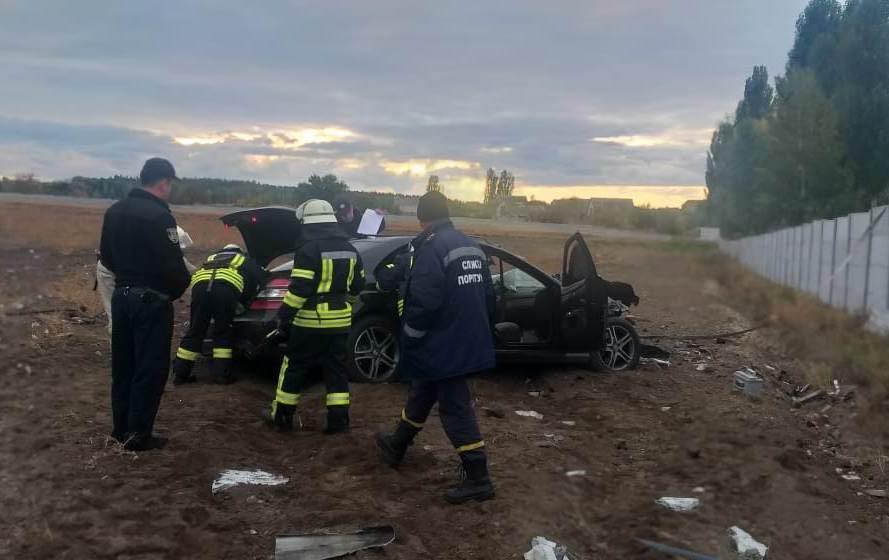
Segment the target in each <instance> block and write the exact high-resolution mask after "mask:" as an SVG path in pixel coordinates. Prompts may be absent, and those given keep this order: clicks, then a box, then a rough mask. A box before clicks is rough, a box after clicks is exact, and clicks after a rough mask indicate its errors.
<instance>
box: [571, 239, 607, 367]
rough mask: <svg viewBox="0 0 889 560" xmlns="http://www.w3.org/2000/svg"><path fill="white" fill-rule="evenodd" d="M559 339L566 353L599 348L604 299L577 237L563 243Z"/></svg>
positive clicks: (587, 253)
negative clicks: (560, 336) (560, 337)
mask: <svg viewBox="0 0 889 560" xmlns="http://www.w3.org/2000/svg"><path fill="white" fill-rule="evenodd" d="M561 279H562V309H561V325H560V326H561V335H562V341H563V344H564V346H565V349H566V350H567V351H569V352H593V351H596V350H598V349H600V348H601V347H602V344H603V334H604V333H603V331H604V328H605V312H606V310H607V305H608V296H607V292H606V290H605V281H604V280H602V278H600V277H599V274H598V273H597V272H596V264H595V262H593V255H592V254H591V253H590V249H589V247H587V244H586V241H584V239H583V236H582V235H581V234H580V233H575V234H574V235H572V236H571V237H570V238H569V239H568V241H566V242H565V251H564V253H563V255H562V278H561Z"/></svg>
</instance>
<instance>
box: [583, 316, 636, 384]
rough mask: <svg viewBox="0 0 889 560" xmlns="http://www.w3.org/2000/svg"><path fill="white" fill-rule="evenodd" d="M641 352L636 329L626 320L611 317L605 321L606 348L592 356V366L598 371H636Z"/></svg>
mask: <svg viewBox="0 0 889 560" xmlns="http://www.w3.org/2000/svg"><path fill="white" fill-rule="evenodd" d="M641 352H642V343H641V342H640V340H639V334H638V333H637V332H636V329H635V327H633V325H632V324H631V323H630V322H629V321H627V320H626V319H621V318H620V317H609V318H608V319H607V320H606V321H605V333H604V346H603V347H602V349H601V350H599V351H598V352H595V353H593V354H592V355H591V356H590V366H591V367H592V368H593V369H595V370H597V371H625V370H628V369H635V368H636V366H638V365H639V358H640V356H641Z"/></svg>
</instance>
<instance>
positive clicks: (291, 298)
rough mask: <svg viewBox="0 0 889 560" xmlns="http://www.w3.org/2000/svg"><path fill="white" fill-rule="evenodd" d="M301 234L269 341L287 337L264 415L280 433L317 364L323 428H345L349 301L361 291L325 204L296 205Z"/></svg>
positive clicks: (357, 263) (356, 266)
mask: <svg viewBox="0 0 889 560" xmlns="http://www.w3.org/2000/svg"><path fill="white" fill-rule="evenodd" d="M296 214H297V218H298V219H299V220H300V222H301V223H302V237H301V239H300V245H299V246H298V247H297V249H296V254H295V255H294V258H293V270H292V272H291V279H290V287H289V289H288V292H287V295H286V296H285V297H284V302H283V304H282V305H281V309H280V310H279V312H278V328H277V329H276V330H275V331H273V332H272V333H271V335H270V339H271V340H276V339H277V340H282V339H285V337H286V340H287V352H286V356H285V357H284V360H283V362H282V363H281V370H280V372H279V374H278V384H277V388H276V391H275V400H274V401H272V406H271V409H270V410H269V411H267V413H266V414H265V415H264V416H265V418H266V420H267V421H268V422H269V423H270V424H272V425H273V426H274V427H276V428H277V429H279V430H281V431H289V430H292V429H293V414H294V412H295V410H296V406H297V404H299V399H300V394H301V393H302V391H303V389H304V388H305V384H306V378H307V375H308V372H309V369H310V368H311V367H313V366H321V367H322V369H323V372H324V383H325V385H326V386H327V402H326V403H327V428H326V429H325V433H328V434H333V433H339V432H346V431H348V430H349V403H350V399H349V377H348V372H347V369H346V341H347V339H348V336H349V328H350V327H351V326H352V301H353V300H354V298H356V297H357V296H358V294H360V293H361V290H363V289H364V266H363V265H362V263H361V256H360V255H359V254H358V251H357V250H355V247H353V246H352V244H351V243H349V240H348V236H347V235H346V233H345V232H343V230H342V229H341V228H340V227H339V225H337V221H336V216H335V215H334V213H333V207H331V205H330V203H328V202H326V201H323V200H314V199H313V200H308V201H306V202H304V203H303V204H302V205H300V206H299V207H298V208H297V209H296Z"/></svg>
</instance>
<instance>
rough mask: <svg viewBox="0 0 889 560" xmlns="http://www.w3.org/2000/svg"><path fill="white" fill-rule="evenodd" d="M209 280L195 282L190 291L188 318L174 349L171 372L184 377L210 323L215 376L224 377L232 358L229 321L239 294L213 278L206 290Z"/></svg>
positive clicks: (231, 332) (236, 304) (233, 317)
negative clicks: (211, 325)
mask: <svg viewBox="0 0 889 560" xmlns="http://www.w3.org/2000/svg"><path fill="white" fill-rule="evenodd" d="M208 286H209V282H200V283H198V284H195V286H194V288H192V290H191V320H190V321H189V325H188V332H186V333H185V336H184V337H182V342H181V343H180V344H179V349H178V350H177V351H176V363H175V364H174V366H173V370H174V374H175V375H177V376H179V377H188V376H189V375H190V374H191V368H192V367H193V366H194V362H195V360H197V357H198V356H199V355H200V353H201V347H202V346H203V343H204V337H205V336H206V334H207V330H209V328H210V322H211V321H212V323H213V332H211V333H210V337H211V338H212V340H213V367H212V372H213V375H214V376H215V377H227V376H228V375H229V372H230V365H231V359H232V340H233V332H234V328H233V322H234V319H235V311H236V310H237V307H238V300H239V299H240V297H241V294H240V293H238V291H237V290H236V289H235V288H234V286H232V285H231V284H229V283H228V282H223V281H219V280H217V281H214V282H213V285H212V286H211V287H210V289H209V290H208V289H207V287H208Z"/></svg>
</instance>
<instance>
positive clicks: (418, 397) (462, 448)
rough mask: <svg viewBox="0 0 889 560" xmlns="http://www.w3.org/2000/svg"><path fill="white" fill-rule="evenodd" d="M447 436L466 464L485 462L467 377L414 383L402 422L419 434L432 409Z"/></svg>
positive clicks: (483, 448)
mask: <svg viewBox="0 0 889 560" xmlns="http://www.w3.org/2000/svg"><path fill="white" fill-rule="evenodd" d="M436 402H437V403H438V415H439V417H440V418H441V426H442V428H444V431H445V434H447V436H448V439H449V440H451V444H452V445H453V446H454V448H455V449H456V450H457V452H458V453H459V454H460V457H461V458H462V459H464V460H468V461H472V460H477V459H484V458H485V442H484V441H483V440H482V434H481V431H480V430H479V427H478V419H476V417H475V409H474V408H473V406H472V395H471V394H470V392H469V384H468V383H466V377H464V376H462V375H460V376H457V377H449V378H447V379H439V380H435V381H413V382H412V383H411V388H410V394H409V396H408V399H407V404H406V405H405V407H404V411H403V412H402V415H401V419H402V421H403V422H406V423H407V424H409V425H410V426H411V427H413V428H414V429H416V430H420V429H422V428H423V424H424V423H425V422H426V419H427V418H428V417H429V413H430V412H431V411H432V407H433V406H435V403H436Z"/></svg>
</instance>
